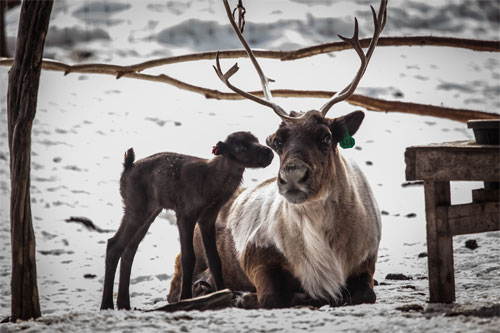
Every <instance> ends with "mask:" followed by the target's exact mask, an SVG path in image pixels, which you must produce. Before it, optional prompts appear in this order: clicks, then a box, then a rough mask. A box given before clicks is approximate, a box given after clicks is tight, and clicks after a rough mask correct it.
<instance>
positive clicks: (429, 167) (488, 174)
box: [405, 141, 500, 303]
mask: <svg viewBox="0 0 500 333" xmlns="http://www.w3.org/2000/svg"><path fill="white" fill-rule="evenodd" d="M405 162H406V179H407V180H424V192H425V213H426V217H427V252H428V265H429V289H430V302H443V303H451V302H453V301H455V277H454V271H453V241H452V237H453V236H455V235H462V234H470V233H477V232H486V231H495V230H500V225H499V219H500V218H499V215H500V208H499V207H500V202H499V197H498V193H499V192H498V190H490V189H488V190H476V191H475V193H474V201H475V202H474V203H471V204H464V205H453V206H451V205H450V181H451V180H465V181H469V180H483V181H484V180H494V181H498V180H500V146H498V145H480V144H476V143H474V142H471V141H456V142H447V143H440V144H431V145H426V146H418V147H409V148H407V149H406V152H405Z"/></svg>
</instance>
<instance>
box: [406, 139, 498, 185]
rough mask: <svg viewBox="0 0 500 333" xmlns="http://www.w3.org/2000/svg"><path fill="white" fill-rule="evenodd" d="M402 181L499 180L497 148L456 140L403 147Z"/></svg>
mask: <svg viewBox="0 0 500 333" xmlns="http://www.w3.org/2000/svg"><path fill="white" fill-rule="evenodd" d="M405 161H406V180H422V179H423V180H432V181H450V180H456V181H458V180H466V181H468V180H471V181H472V180H483V181H500V146H495V145H479V144H475V143H473V142H472V141H457V142H450V143H442V144H433V145H427V146H415V147H408V148H406V152H405Z"/></svg>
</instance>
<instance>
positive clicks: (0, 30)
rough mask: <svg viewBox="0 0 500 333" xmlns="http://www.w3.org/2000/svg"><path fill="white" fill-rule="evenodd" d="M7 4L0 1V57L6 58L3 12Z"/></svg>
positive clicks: (7, 54)
mask: <svg viewBox="0 0 500 333" xmlns="http://www.w3.org/2000/svg"><path fill="white" fill-rule="evenodd" d="M6 7H7V2H6V1H0V57H8V56H9V53H8V52H7V37H6V35H5V12H6V10H5V9H6Z"/></svg>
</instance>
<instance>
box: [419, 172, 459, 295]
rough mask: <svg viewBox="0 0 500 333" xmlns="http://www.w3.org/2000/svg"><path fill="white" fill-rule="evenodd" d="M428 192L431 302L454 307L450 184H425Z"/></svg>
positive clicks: (426, 196)
mask: <svg viewBox="0 0 500 333" xmlns="http://www.w3.org/2000/svg"><path fill="white" fill-rule="evenodd" d="M424 191H425V213H426V217H427V255H428V257H427V260H428V266H429V293H430V302H431V303H452V302H454V301H455V276H454V270H453V239H452V236H451V235H447V234H446V229H447V225H448V221H447V218H448V214H447V209H446V206H449V205H450V183H449V182H430V181H425V182H424Z"/></svg>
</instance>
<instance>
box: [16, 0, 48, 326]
mask: <svg viewBox="0 0 500 333" xmlns="http://www.w3.org/2000/svg"><path fill="white" fill-rule="evenodd" d="M52 4H53V1H52V0H47V1H23V3H22V7H21V16H20V21H19V29H18V34H17V44H16V52H15V60H14V64H13V65H12V68H11V69H10V72H9V88H8V93H7V118H8V129H9V151H10V182H11V197H10V226H11V242H12V279H11V320H12V321H15V320H17V319H30V318H37V317H40V315H41V312H40V303H39V299H38V287H37V281H36V259H35V235H34V232H33V225H32V220H31V205H30V200H31V199H30V162H31V127H32V123H33V119H34V117H35V112H36V102H37V96H38V85H39V81H40V71H41V68H42V54H43V46H44V43H45V36H46V35H47V30H48V26H49V19H50V12H51V10H52Z"/></svg>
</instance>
